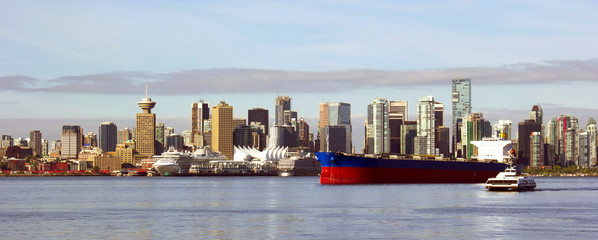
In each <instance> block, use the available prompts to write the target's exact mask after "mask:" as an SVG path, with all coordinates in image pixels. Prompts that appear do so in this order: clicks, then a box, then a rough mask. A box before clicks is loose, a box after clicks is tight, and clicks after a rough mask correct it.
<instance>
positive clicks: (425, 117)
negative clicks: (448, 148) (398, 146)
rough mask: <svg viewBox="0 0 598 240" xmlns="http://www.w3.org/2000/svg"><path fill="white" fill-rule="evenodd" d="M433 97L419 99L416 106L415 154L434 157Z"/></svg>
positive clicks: (434, 122)
mask: <svg viewBox="0 0 598 240" xmlns="http://www.w3.org/2000/svg"><path fill="white" fill-rule="evenodd" d="M434 105H435V101H434V97H432V96H427V97H422V98H419V103H418V104H417V139H416V142H415V144H416V147H415V151H416V152H415V153H416V154H422V155H436V154H437V153H436V149H435V140H434V138H435V129H436V128H435V124H436V121H435V116H436V114H435V110H434Z"/></svg>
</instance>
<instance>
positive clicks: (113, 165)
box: [88, 153, 122, 172]
mask: <svg viewBox="0 0 598 240" xmlns="http://www.w3.org/2000/svg"><path fill="white" fill-rule="evenodd" d="M88 160H89V161H91V162H93V167H94V168H95V167H98V168H99V169H100V171H104V172H111V171H115V170H119V169H121V168H122V160H121V158H120V157H119V156H116V155H113V154H107V153H102V154H98V155H93V156H90V157H89V158H88Z"/></svg>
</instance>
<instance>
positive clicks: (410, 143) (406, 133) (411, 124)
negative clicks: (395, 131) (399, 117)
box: [401, 121, 417, 155]
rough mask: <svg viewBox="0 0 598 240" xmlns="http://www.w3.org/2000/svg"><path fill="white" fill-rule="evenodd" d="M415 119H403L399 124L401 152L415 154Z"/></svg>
mask: <svg viewBox="0 0 598 240" xmlns="http://www.w3.org/2000/svg"><path fill="white" fill-rule="evenodd" d="M416 137H417V121H405V122H404V123H403V126H401V154H406V155H411V154H415V139H416Z"/></svg>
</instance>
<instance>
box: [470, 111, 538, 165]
mask: <svg viewBox="0 0 598 240" xmlns="http://www.w3.org/2000/svg"><path fill="white" fill-rule="evenodd" d="M462 122H463V126H462V127H461V139H462V140H463V142H462V144H463V145H462V146H463V157H464V158H471V157H472V156H476V155H477V147H476V146H475V145H474V144H472V143H471V142H472V141H480V140H482V139H483V138H485V137H490V136H492V124H490V121H488V120H486V119H484V114H482V113H470V114H468V115H467V116H465V117H464V118H463V120H462ZM527 146H528V147H529V145H527Z"/></svg>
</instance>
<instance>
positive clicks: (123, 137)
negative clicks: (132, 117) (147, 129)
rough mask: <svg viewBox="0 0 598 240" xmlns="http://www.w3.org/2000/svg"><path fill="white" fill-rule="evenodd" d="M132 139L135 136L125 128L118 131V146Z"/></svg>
mask: <svg viewBox="0 0 598 240" xmlns="http://www.w3.org/2000/svg"><path fill="white" fill-rule="evenodd" d="M132 139H133V135H132V134H131V130H130V129H128V128H124V129H122V130H118V136H117V144H122V143H125V142H127V141H129V140H132Z"/></svg>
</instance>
